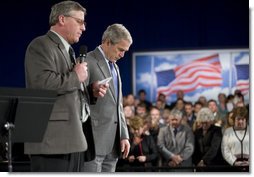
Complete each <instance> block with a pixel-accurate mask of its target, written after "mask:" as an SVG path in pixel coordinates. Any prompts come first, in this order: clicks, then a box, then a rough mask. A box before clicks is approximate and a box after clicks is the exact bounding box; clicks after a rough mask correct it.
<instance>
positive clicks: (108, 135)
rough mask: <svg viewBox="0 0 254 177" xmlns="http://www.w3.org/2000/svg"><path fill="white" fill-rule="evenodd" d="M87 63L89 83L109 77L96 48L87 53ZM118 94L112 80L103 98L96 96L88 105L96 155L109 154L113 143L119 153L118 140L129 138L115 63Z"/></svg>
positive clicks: (119, 153)
mask: <svg viewBox="0 0 254 177" xmlns="http://www.w3.org/2000/svg"><path fill="white" fill-rule="evenodd" d="M86 62H87V63H88V73H89V74H88V75H89V79H88V80H87V81H88V82H89V83H88V84H89V85H90V84H92V83H93V82H95V81H98V80H103V79H105V78H108V77H111V73H110V71H109V68H108V65H107V63H106V61H105V59H104V57H103V55H102V53H101V52H100V50H99V49H98V48H96V49H95V50H94V51H92V52H89V53H88V54H87V58H86ZM115 68H116V70H117V72H118V80H119V82H118V83H119V87H118V88H119V89H118V90H119V95H118V96H117V95H115V91H114V86H113V80H111V81H110V83H109V89H108V91H107V93H106V95H105V96H104V97H103V98H98V99H97V102H96V104H95V105H90V108H91V120H92V128H93V135H94V141H95V150H96V155H106V154H109V153H110V152H111V151H112V149H113V146H114V144H115V145H116V149H115V150H116V151H117V154H118V155H119V156H120V155H121V150H120V140H121V139H125V138H127V139H128V138H129V135H128V130H127V125H126V122H125V116H124V113H123V105H122V92H121V91H122V83H121V78H120V73H119V70H118V67H117V65H116V64H115Z"/></svg>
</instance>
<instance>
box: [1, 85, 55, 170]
mask: <svg viewBox="0 0 254 177" xmlns="http://www.w3.org/2000/svg"><path fill="white" fill-rule="evenodd" d="M56 97H57V93H56V92H55V91H51V90H37V89H25V88H0V126H1V127H0V128H1V129H3V127H5V128H6V130H7V131H8V171H9V172H11V171H12V143H13V142H19V143H21V142H22V143H24V142H41V141H42V139H43V135H44V132H45V129H46V127H47V124H48V120H49V117H50V114H51V111H52V109H53V105H54V103H55V100H56ZM1 136H2V135H1Z"/></svg>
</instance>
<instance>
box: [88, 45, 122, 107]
mask: <svg viewBox="0 0 254 177" xmlns="http://www.w3.org/2000/svg"><path fill="white" fill-rule="evenodd" d="M95 55H96V58H98V63H97V64H98V67H99V69H100V70H101V72H102V74H103V76H104V78H108V77H112V75H111V73H110V71H109V68H108V64H107V63H106V62H105V59H104V57H103V55H102V53H101V52H100V50H99V49H98V48H96V50H95ZM88 67H89V66H88ZM117 74H118V77H119V72H118V69H117ZM109 90H110V94H111V96H112V97H113V98H114V100H115V101H116V102H117V99H116V96H115V89H114V83H113V79H111V81H110V82H109Z"/></svg>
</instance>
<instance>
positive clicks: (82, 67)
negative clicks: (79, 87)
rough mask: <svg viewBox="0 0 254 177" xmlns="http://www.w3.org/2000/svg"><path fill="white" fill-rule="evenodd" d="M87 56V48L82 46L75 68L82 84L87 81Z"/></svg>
mask: <svg viewBox="0 0 254 177" xmlns="http://www.w3.org/2000/svg"><path fill="white" fill-rule="evenodd" d="M86 54H87V46H85V45H82V46H80V48H79V58H78V62H76V65H75V66H74V68H73V70H74V71H75V72H76V74H77V75H78V79H79V81H80V82H84V81H85V80H86V79H87V76H88V74H87V63H86V62H84V61H85V58H86Z"/></svg>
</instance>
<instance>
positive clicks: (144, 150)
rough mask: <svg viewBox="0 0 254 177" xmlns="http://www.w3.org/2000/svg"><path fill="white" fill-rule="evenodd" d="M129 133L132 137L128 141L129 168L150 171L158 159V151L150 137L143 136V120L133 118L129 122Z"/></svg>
mask: <svg viewBox="0 0 254 177" xmlns="http://www.w3.org/2000/svg"><path fill="white" fill-rule="evenodd" d="M130 131H131V132H132V134H133V137H132V138H131V139H130V144H131V148H130V153H129V156H128V161H129V165H130V166H131V167H146V168H143V169H142V168H140V169H135V168H134V170H133V171H151V169H149V168H147V167H151V166H152V164H153V162H155V161H156V160H157V158H158V150H157V147H156V144H155V142H154V140H153V137H152V136H151V135H146V134H144V120H143V119H142V118H140V117H138V116H135V117H134V118H133V119H131V120H130Z"/></svg>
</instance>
